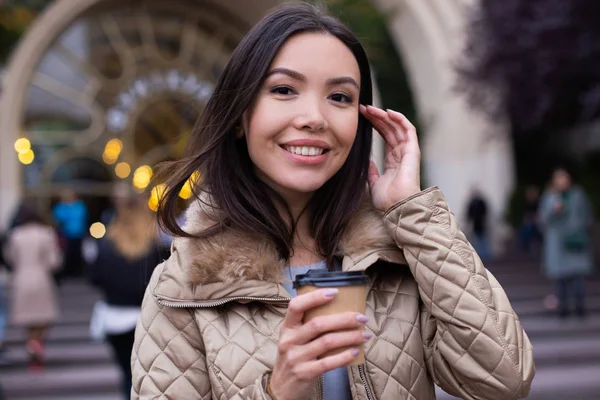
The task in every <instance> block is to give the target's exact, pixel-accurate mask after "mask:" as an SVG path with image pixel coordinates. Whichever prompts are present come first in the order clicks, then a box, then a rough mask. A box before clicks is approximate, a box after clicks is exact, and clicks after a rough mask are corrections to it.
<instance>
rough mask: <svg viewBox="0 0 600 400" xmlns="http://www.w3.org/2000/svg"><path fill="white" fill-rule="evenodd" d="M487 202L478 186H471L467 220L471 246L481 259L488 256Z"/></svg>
mask: <svg viewBox="0 0 600 400" xmlns="http://www.w3.org/2000/svg"><path fill="white" fill-rule="evenodd" d="M487 218H488V204H487V200H486V199H485V198H484V196H483V193H482V192H481V190H479V188H473V190H472V194H471V198H470V199H469V204H468V206H467V220H468V221H469V224H470V227H469V228H470V231H471V234H472V236H473V240H472V243H473V247H474V248H475V250H477V253H478V254H479V257H481V259H482V260H483V261H486V260H488V259H489V258H490V245H489V237H488V227H487Z"/></svg>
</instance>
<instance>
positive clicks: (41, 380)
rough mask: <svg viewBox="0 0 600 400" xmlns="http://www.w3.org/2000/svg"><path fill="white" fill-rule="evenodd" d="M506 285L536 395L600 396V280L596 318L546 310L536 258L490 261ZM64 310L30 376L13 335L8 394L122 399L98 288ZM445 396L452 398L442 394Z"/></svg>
mask: <svg viewBox="0 0 600 400" xmlns="http://www.w3.org/2000/svg"><path fill="white" fill-rule="evenodd" d="M489 268H490V270H491V271H493V273H494V274H495V276H496V277H497V278H498V279H499V280H500V282H501V283H502V284H503V285H504V287H505V289H506V291H507V292H508V294H509V296H510V298H511V300H512V302H513V306H514V308H515V309H516V310H517V312H518V313H519V315H520V317H521V320H522V321H523V324H524V326H525V328H526V331H527V333H528V334H529V337H530V338H531V340H532V342H533V344H534V351H535V359H536V367H537V374H536V378H535V380H534V383H533V389H532V392H531V396H530V397H529V398H530V399H545V400H553V399H557V400H558V399H561V400H562V399H576V400H592V399H600V379H599V377H600V277H598V276H596V277H594V278H593V279H591V280H590V281H589V284H588V287H587V289H588V305H589V311H590V312H589V316H588V318H587V319H585V320H580V319H578V318H576V317H570V318H568V319H566V320H559V319H558V318H557V317H555V316H554V315H553V314H549V313H548V312H547V311H545V310H544V307H543V299H544V298H545V296H547V295H548V294H550V293H552V285H551V284H550V283H549V282H547V281H545V280H544V279H542V278H540V277H539V274H538V267H537V266H536V265H535V263H532V262H526V261H514V262H511V263H508V262H501V263H493V264H490V265H489ZM60 297H61V305H62V309H63V315H62V318H61V321H60V323H59V324H58V325H57V326H55V327H54V328H53V329H52V331H51V333H50V337H49V341H48V347H47V354H48V366H47V369H46V371H45V372H44V373H41V374H31V373H29V372H28V370H27V367H26V353H25V350H24V348H23V335H22V332H21V331H19V330H17V329H15V328H9V330H8V334H7V336H8V337H7V341H8V346H9V349H10V354H11V356H12V358H13V359H14V364H13V365H11V366H4V367H0V383H1V385H2V387H3V389H4V391H5V394H6V398H7V399H21V400H22V399H31V400H33V399H36V400H49V399H54V400H70V399H85V400H109V399H118V398H119V395H118V385H119V381H118V380H119V375H118V370H117V368H116V367H115V366H114V365H113V363H112V359H111V354H110V351H109V349H108V348H107V346H105V345H104V344H102V343H96V342H94V341H92V340H91V339H90V338H89V329H88V324H89V317H90V314H91V310H92V306H93V304H94V302H95V300H96V299H97V298H98V295H97V293H95V292H94V291H93V290H92V289H90V288H89V287H88V286H86V285H85V284H83V283H81V282H72V283H67V284H65V285H63V287H62V288H61V290H60ZM438 398H439V399H452V397H450V396H448V395H446V394H444V393H443V392H441V391H439V393H438Z"/></svg>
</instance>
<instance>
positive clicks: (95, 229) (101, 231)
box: [90, 222, 106, 239]
mask: <svg viewBox="0 0 600 400" xmlns="http://www.w3.org/2000/svg"><path fill="white" fill-rule="evenodd" d="M105 234H106V227H105V226H104V224H103V223H102V222H94V223H93V224H92V226H90V235H91V236H92V237H93V238H94V239H101V238H103V237H104V235H105Z"/></svg>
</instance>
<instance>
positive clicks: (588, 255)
mask: <svg viewBox="0 0 600 400" xmlns="http://www.w3.org/2000/svg"><path fill="white" fill-rule="evenodd" d="M540 220H541V223H542V228H543V230H544V252H543V259H542V264H543V268H544V272H545V274H546V276H547V277H548V278H549V279H552V280H554V281H555V282H556V296H557V297H558V300H559V315H560V316H561V317H566V316H567V315H568V314H569V304H568V303H569V291H571V293H572V295H573V297H574V298H575V311H576V313H577V314H578V315H579V316H584V315H585V290H584V278H585V276H586V275H589V274H590V273H591V272H592V270H593V255H592V240H591V228H592V224H593V212H592V208H591V205H590V202H589V200H588V198H587V196H586V194H585V192H584V191H583V189H581V188H580V187H578V186H576V185H573V182H572V177H571V175H570V174H569V173H568V172H567V171H566V170H565V169H563V168H558V169H556V170H555V171H554V173H553V175H552V182H551V184H550V187H549V188H548V189H547V190H546V192H545V193H544V195H543V196H542V200H541V204H540Z"/></svg>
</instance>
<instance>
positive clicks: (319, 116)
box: [294, 98, 328, 132]
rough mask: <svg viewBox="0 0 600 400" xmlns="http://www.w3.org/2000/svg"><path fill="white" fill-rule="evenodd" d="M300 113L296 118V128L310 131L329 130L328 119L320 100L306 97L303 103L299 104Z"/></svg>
mask: <svg viewBox="0 0 600 400" xmlns="http://www.w3.org/2000/svg"><path fill="white" fill-rule="evenodd" d="M297 111H298V115H297V116H296V118H294V125H295V128H296V129H298V130H308V131H310V132H323V131H325V130H327V128H328V124H327V119H326V118H325V116H324V115H323V112H322V110H321V105H320V104H319V101H318V100H316V99H313V98H310V99H306V101H304V102H303V104H298V108H297Z"/></svg>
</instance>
